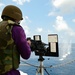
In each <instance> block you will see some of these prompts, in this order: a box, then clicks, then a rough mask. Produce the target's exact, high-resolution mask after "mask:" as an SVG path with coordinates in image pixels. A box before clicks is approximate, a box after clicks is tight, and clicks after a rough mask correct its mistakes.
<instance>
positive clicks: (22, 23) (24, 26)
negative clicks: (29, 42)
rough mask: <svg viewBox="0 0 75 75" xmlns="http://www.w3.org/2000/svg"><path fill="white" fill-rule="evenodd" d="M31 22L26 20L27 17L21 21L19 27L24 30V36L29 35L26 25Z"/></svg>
mask: <svg viewBox="0 0 75 75" xmlns="http://www.w3.org/2000/svg"><path fill="white" fill-rule="evenodd" d="M28 22H31V21H30V20H29V18H28V16H25V17H24V18H23V21H22V22H21V26H22V27H23V29H24V30H25V33H26V35H29V33H30V32H29V27H28V26H27V23H28Z"/></svg>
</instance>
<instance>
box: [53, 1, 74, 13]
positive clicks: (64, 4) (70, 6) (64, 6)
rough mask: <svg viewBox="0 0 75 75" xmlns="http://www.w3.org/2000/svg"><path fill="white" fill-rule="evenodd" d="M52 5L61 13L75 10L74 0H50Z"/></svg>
mask: <svg viewBox="0 0 75 75" xmlns="http://www.w3.org/2000/svg"><path fill="white" fill-rule="evenodd" d="M52 3H53V6H54V7H55V8H57V9H59V10H60V11H61V12H62V13H71V12H75V10H74V8H75V0H52Z"/></svg>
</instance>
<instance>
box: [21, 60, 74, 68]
mask: <svg viewBox="0 0 75 75" xmlns="http://www.w3.org/2000/svg"><path fill="white" fill-rule="evenodd" d="M21 61H22V62H24V63H25V64H26V65H29V66H33V67H37V68H38V67H39V66H37V65H33V64H30V63H27V62H25V61H23V60H21ZM73 62H75V60H71V61H68V62H66V63H62V64H57V65H50V66H48V67H44V66H42V67H43V68H57V67H62V66H65V65H68V64H71V63H73ZM25 64H20V65H25Z"/></svg>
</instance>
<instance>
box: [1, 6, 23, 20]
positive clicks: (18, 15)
mask: <svg viewBox="0 0 75 75" xmlns="http://www.w3.org/2000/svg"><path fill="white" fill-rule="evenodd" d="M4 16H7V17H10V18H12V19H14V20H22V19H23V18H22V12H21V10H20V9H19V8H18V7H17V6H14V5H7V6H6V7H5V8H4V9H3V11H2V15H1V18H2V19H3V17H4Z"/></svg>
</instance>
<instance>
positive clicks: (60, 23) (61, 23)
mask: <svg viewBox="0 0 75 75" xmlns="http://www.w3.org/2000/svg"><path fill="white" fill-rule="evenodd" d="M53 27H54V28H55V29H56V31H58V32H61V31H63V32H64V33H66V34H67V35H69V36H75V32H74V31H73V30H72V29H71V28H70V27H69V25H68V24H67V22H66V21H65V20H64V18H63V17H62V16H57V17H56V21H55V25H53Z"/></svg>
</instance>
